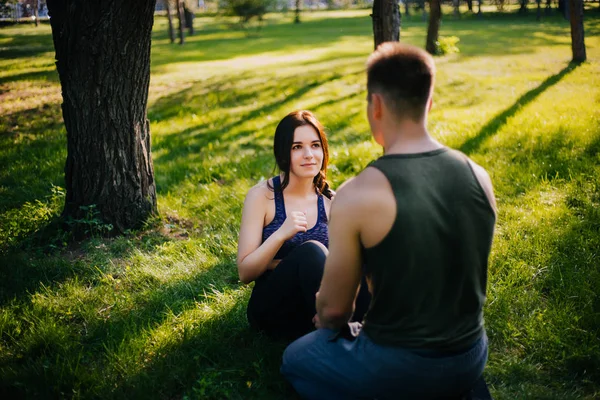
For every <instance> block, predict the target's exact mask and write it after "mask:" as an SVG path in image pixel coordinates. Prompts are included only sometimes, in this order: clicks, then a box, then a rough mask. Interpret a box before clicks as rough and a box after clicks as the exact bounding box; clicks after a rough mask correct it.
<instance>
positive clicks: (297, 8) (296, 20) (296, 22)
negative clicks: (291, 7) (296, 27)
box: [294, 0, 300, 24]
mask: <svg viewBox="0 0 600 400" xmlns="http://www.w3.org/2000/svg"><path fill="white" fill-rule="evenodd" d="M294 23H295V24H299V23H300V0H296V17H295V18H294Z"/></svg>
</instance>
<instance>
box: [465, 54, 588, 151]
mask: <svg viewBox="0 0 600 400" xmlns="http://www.w3.org/2000/svg"><path fill="white" fill-rule="evenodd" d="M578 66H579V64H576V63H570V64H569V65H568V66H567V67H565V68H564V69H563V70H562V71H560V72H559V73H557V74H555V75H552V76H551V77H549V78H547V79H546V80H545V81H544V82H542V83H541V84H540V85H539V86H538V87H537V88H535V89H532V90H530V91H528V92H527V93H525V94H523V95H522V96H521V97H519V98H518V99H517V101H516V102H515V103H514V104H513V105H512V106H510V107H509V108H507V109H506V110H504V111H502V112H501V113H500V114H498V115H496V116H495V117H494V118H493V119H492V120H491V121H489V122H488V123H487V124H485V125H484V126H483V128H481V130H480V131H479V132H478V133H477V134H476V135H475V136H474V137H472V138H470V139H468V140H467V141H465V142H464V143H463V144H462V145H461V146H460V147H459V150H460V151H462V152H463V153H465V154H467V155H468V154H472V153H474V152H476V151H477V150H479V148H480V147H481V145H482V144H483V143H484V142H485V140H486V139H488V138H490V137H491V136H493V135H495V134H496V133H497V132H498V131H499V130H500V129H501V128H502V127H503V126H504V125H506V122H507V121H508V119H509V118H511V117H513V116H514V115H515V114H517V112H519V110H520V109H521V108H522V107H525V106H526V105H527V104H529V103H531V102H532V101H533V100H535V99H536V98H537V97H538V96H539V95H540V94H542V93H543V92H544V91H546V90H547V89H549V88H550V87H552V86H554V85H555V84H557V83H558V82H559V81H560V80H561V79H562V78H564V77H565V76H566V75H568V74H569V73H571V72H572V71H573V70H575V68H577V67H578Z"/></svg>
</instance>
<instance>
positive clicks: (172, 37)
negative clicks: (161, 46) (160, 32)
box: [163, 0, 175, 43]
mask: <svg viewBox="0 0 600 400" xmlns="http://www.w3.org/2000/svg"><path fill="white" fill-rule="evenodd" d="M163 2H164V4H165V8H166V9H167V19H168V20H169V40H171V43H175V29H174V28H173V13H172V12H171V0H163Z"/></svg>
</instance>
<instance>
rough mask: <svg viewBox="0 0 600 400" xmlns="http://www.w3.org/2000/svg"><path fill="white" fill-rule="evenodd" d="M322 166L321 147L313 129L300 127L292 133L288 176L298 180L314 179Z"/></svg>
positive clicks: (309, 126)
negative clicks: (292, 140)
mask: <svg viewBox="0 0 600 400" xmlns="http://www.w3.org/2000/svg"><path fill="white" fill-rule="evenodd" d="M322 165H323V146H322V145H321V140H320V139H319V135H318V134H317V131H316V130H315V128H313V127H312V126H311V125H302V126H299V127H298V128H296V130H295V131H294V142H293V143H292V150H291V154H290V174H293V175H296V176H297V177H299V178H314V177H315V176H317V175H318V174H319V171H320V170H321V166H322Z"/></svg>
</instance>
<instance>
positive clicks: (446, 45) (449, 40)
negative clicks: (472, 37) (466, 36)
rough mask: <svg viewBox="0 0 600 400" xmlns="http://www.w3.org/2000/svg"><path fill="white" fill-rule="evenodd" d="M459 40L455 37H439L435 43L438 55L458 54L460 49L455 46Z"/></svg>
mask: <svg viewBox="0 0 600 400" xmlns="http://www.w3.org/2000/svg"><path fill="white" fill-rule="evenodd" d="M458 42H460V39H459V38H458V37H457V36H448V37H443V36H440V38H439V40H438V41H437V42H436V43H435V45H436V48H437V51H436V53H437V54H438V55H446V54H454V53H460V49H459V48H458V46H457V44H458Z"/></svg>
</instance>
